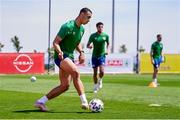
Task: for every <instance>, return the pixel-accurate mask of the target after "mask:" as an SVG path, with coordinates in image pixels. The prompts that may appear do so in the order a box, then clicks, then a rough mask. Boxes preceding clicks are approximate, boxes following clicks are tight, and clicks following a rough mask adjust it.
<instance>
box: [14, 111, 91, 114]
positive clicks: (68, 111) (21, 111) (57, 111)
mask: <svg viewBox="0 0 180 120" xmlns="http://www.w3.org/2000/svg"><path fill="white" fill-rule="evenodd" d="M13 112H14V113H32V112H41V113H77V114H84V113H88V114H89V113H92V112H90V111H85V112H77V111H73V112H71V111H62V112H58V111H52V110H51V111H46V112H42V111H40V110H17V111H13Z"/></svg>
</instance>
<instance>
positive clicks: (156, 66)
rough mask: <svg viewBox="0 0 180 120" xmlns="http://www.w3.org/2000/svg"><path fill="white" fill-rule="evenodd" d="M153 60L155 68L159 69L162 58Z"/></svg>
mask: <svg viewBox="0 0 180 120" xmlns="http://www.w3.org/2000/svg"><path fill="white" fill-rule="evenodd" d="M153 60H154V67H155V68H159V67H160V64H161V63H162V57H159V58H153Z"/></svg>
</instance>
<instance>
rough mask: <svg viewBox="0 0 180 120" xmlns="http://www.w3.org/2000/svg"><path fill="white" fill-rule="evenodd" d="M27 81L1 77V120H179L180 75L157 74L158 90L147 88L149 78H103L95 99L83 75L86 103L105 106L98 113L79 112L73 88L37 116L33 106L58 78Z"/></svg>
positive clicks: (88, 77) (88, 78) (23, 77)
mask: <svg viewBox="0 0 180 120" xmlns="http://www.w3.org/2000/svg"><path fill="white" fill-rule="evenodd" d="M30 77H31V75H0V119H180V75H164V74H160V75H159V77H158V81H159V83H160V86H159V87H158V88H149V87H148V84H149V83H150V81H151V75H105V77H104V80H103V88H102V89H101V90H100V91H99V92H98V93H97V95H95V94H94V93H93V92H92V88H93V82H92V76H91V75H82V76H81V79H82V81H83V83H84V85H85V89H86V96H87V98H88V100H89V101H90V100H91V99H92V98H94V97H96V98H99V99H101V100H102V101H103V102H104V104H105V109H104V111H103V112H101V113H92V112H90V111H88V110H82V109H81V108H80V99H79V97H78V95H77V92H76V90H75V89H74V86H73V84H71V87H70V89H69V90H68V91H67V92H66V93H64V94H62V95H61V96H59V97H57V98H55V99H52V100H50V101H48V102H47V107H48V108H49V109H50V111H48V112H40V111H39V110H37V109H36V108H34V106H33V105H34V102H35V101H36V100H37V99H38V98H40V97H41V96H43V95H44V94H46V93H47V92H49V90H51V89H52V88H53V87H55V86H57V85H58V84H59V80H58V76H57V75H36V77H37V81H36V82H31V81H30ZM153 104H155V106H153ZM151 105H152V106H151ZM156 105H157V106H156Z"/></svg>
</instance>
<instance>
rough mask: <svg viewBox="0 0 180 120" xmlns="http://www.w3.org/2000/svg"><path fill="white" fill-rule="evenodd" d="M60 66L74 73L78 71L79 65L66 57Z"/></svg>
mask: <svg viewBox="0 0 180 120" xmlns="http://www.w3.org/2000/svg"><path fill="white" fill-rule="evenodd" d="M60 67H61V69H62V70H63V71H65V72H66V73H67V74H72V73H73V72H75V71H76V72H78V68H77V66H76V65H75V64H74V63H73V61H72V60H71V59H69V58H66V59H64V60H62V61H61V64H60Z"/></svg>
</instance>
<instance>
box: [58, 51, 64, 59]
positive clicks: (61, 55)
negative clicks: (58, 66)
mask: <svg viewBox="0 0 180 120" xmlns="http://www.w3.org/2000/svg"><path fill="white" fill-rule="evenodd" d="M58 57H59V59H60V60H63V59H64V57H63V52H60V53H59V54H58Z"/></svg>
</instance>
